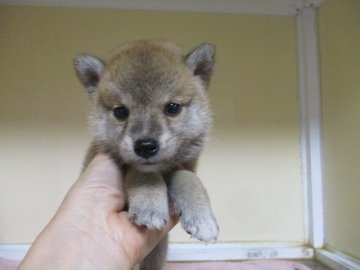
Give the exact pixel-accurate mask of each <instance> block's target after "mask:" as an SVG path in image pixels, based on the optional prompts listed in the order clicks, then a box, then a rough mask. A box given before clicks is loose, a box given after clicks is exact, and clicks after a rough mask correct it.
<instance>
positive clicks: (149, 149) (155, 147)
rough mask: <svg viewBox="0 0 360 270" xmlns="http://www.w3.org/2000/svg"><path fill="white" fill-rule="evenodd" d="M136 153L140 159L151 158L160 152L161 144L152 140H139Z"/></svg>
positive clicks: (135, 145)
mask: <svg viewBox="0 0 360 270" xmlns="http://www.w3.org/2000/svg"><path fill="white" fill-rule="evenodd" d="M134 151H135V153H136V154H137V155H138V156H140V157H143V158H150V157H152V156H154V155H156V153H157V152H158V151H159V143H158V141H156V140H154V139H152V138H144V139H139V140H137V141H135V144H134Z"/></svg>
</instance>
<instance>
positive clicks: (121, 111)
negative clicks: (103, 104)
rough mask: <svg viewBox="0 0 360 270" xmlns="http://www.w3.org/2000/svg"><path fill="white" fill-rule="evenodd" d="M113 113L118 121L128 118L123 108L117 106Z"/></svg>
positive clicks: (126, 111) (125, 109) (127, 112)
mask: <svg viewBox="0 0 360 270" xmlns="http://www.w3.org/2000/svg"><path fill="white" fill-rule="evenodd" d="M113 112H114V116H115V117H116V118H117V119H119V120H120V121H124V120H126V118H128V116H129V110H128V109H127V108H125V107H124V106H119V107H116V108H114V110H113Z"/></svg>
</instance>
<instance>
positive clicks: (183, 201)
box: [74, 40, 218, 270]
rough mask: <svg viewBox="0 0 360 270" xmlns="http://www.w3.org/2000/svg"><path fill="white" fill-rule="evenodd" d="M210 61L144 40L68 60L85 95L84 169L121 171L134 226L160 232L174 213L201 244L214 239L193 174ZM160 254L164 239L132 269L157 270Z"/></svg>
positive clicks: (203, 132)
mask: <svg viewBox="0 0 360 270" xmlns="http://www.w3.org/2000/svg"><path fill="white" fill-rule="evenodd" d="M214 55H215V48H214V46H213V45H210V44H202V45H200V46H198V47H197V48H195V49H194V50H193V51H191V52H190V53H188V54H185V55H184V54H183V52H182V50H181V49H180V48H179V47H178V46H177V45H176V44H175V43H172V42H168V41H158V40H147V41H136V42H132V43H127V44H124V45H122V46H120V47H119V48H118V49H117V50H116V52H115V53H114V54H113V55H112V56H111V57H110V58H109V59H108V60H107V61H103V60H101V59H99V58H97V57H94V56H91V55H87V54H83V55H80V56H78V57H77V58H76V59H75V60H74V64H75V68H76V71H77V75H78V77H79V79H80V81H81V83H82V84H83V85H84V87H85V88H86V89H87V92H88V93H89V96H90V107H91V108H90V109H91V112H90V116H89V119H90V125H91V128H92V133H93V134H92V135H93V142H92V144H91V146H90V148H89V150H88V153H87V157H86V160H85V166H86V165H87V164H88V163H89V162H90V160H91V159H92V158H93V157H94V156H95V155H96V153H98V152H105V153H108V154H109V155H110V156H111V157H112V158H113V159H114V160H115V161H116V162H117V164H118V165H119V166H120V168H121V169H122V170H123V172H124V175H125V180H124V183H125V190H126V192H127V198H128V205H129V209H128V212H129V216H130V219H131V220H132V222H133V223H134V224H136V225H138V226H146V227H147V228H149V229H161V228H163V227H164V226H165V224H166V223H167V222H168V220H169V211H174V212H176V213H177V214H179V215H180V221H181V224H182V226H183V228H184V229H185V231H186V232H188V233H189V234H191V235H192V236H193V237H195V238H197V239H199V240H201V241H205V242H214V241H215V240H216V238H217V235H218V226H217V222H216V219H215V217H214V215H213V213H212V210H211V207H210V202H209V199H208V195H207V193H206V190H205V188H204V186H203V185H202V183H201V181H200V179H199V178H198V177H197V176H196V174H195V169H196V163H197V160H198V157H199V154H200V152H201V150H202V148H203V145H204V143H205V141H206V138H207V135H208V132H209V128H210V125H211V113H210V109H209V102H208V97H207V92H206V90H207V87H208V84H209V81H210V78H211V75H212V71H213V66H214ZM169 209H170V210H169ZM166 248H167V240H166V239H165V240H163V241H162V242H161V243H160V244H159V245H158V246H157V247H156V248H155V249H154V250H153V251H152V253H150V254H149V255H148V256H147V257H146V258H145V259H144V260H143V262H141V264H140V265H141V266H140V269H141V270H146V269H148V270H158V269H161V267H162V265H163V263H164V261H165V255H166Z"/></svg>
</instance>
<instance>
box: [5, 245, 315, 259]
mask: <svg viewBox="0 0 360 270" xmlns="http://www.w3.org/2000/svg"><path fill="white" fill-rule="evenodd" d="M29 248H30V245H0V258H3V259H7V260H14V261H21V260H22V259H23V258H24V256H25V254H26V252H27V251H28V250H29ZM313 256H314V250H313V249H312V248H309V247H303V246H297V245H296V244H287V243H254V244H239V243H217V244H208V245H205V244H198V243H196V244H192V243H191V244H180V243H172V244H170V245H169V251H168V261H173V262H174V261H180V262H182V261H229V260H233V261H240V260H260V259H310V258H312V257H313Z"/></svg>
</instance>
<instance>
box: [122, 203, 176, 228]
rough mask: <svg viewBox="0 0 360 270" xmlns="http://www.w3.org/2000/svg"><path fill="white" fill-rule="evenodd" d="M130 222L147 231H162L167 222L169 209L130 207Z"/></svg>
mask: <svg viewBox="0 0 360 270" xmlns="http://www.w3.org/2000/svg"><path fill="white" fill-rule="evenodd" d="M129 214H130V220H131V221H132V222H133V223H134V224H136V225H138V226H141V227H146V228H148V229H159V230H160V229H162V228H164V227H165V225H166V224H167V223H168V221H169V209H168V208H167V207H166V208H165V207H164V208H163V209H159V208H151V207H147V206H142V207H131V206H130V209H129Z"/></svg>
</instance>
